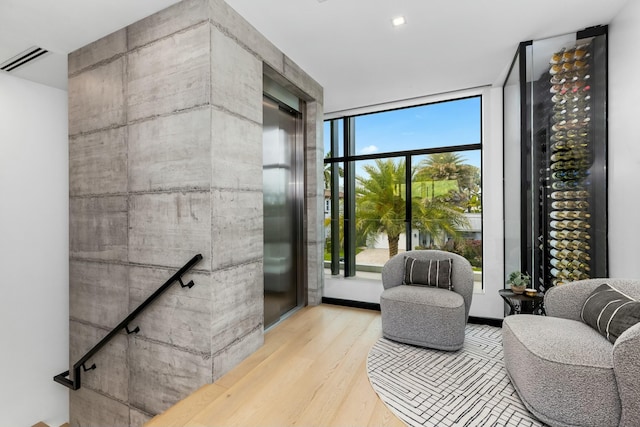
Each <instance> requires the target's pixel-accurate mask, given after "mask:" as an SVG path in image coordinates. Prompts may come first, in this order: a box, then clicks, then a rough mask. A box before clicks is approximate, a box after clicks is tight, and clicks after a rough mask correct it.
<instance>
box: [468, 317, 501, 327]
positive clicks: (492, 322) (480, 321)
mask: <svg viewBox="0 0 640 427" xmlns="http://www.w3.org/2000/svg"><path fill="white" fill-rule="evenodd" d="M467 322H469V323H475V324H477V325H489V326H497V327H498V328H502V319H493V318H489V317H475V316H469V320H467Z"/></svg>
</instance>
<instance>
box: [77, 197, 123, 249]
mask: <svg viewBox="0 0 640 427" xmlns="http://www.w3.org/2000/svg"><path fill="white" fill-rule="evenodd" d="M69 256H70V257H71V258H91V259H102V260H113V261H126V260H127V197H126V196H111V197H92V198H72V199H71V200H70V201H69Z"/></svg>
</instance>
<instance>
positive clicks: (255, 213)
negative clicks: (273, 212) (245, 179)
mask: <svg viewBox="0 0 640 427" xmlns="http://www.w3.org/2000/svg"><path fill="white" fill-rule="evenodd" d="M262 205H263V203H262V193H261V192H256V191H253V192H249V191H245V192H242V191H240V192H231V191H224V190H223V191H218V190H213V191H212V192H211V210H212V219H211V223H212V230H211V245H212V253H213V254H214V255H215V257H214V258H213V263H212V269H213V270H217V269H220V268H225V267H229V266H231V265H236V264H240V263H244V262H247V261H253V260H256V259H261V258H262V255H263V241H264V237H263V215H262V212H263V208H262Z"/></svg>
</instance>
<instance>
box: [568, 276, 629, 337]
mask: <svg viewBox="0 0 640 427" xmlns="http://www.w3.org/2000/svg"><path fill="white" fill-rule="evenodd" d="M580 317H581V318H582V320H583V321H584V322H585V323H586V324H587V325H589V326H591V327H592V328H594V329H595V330H596V331H598V332H599V333H600V334H601V335H602V336H604V337H605V338H606V339H608V340H609V341H611V343H615V342H616V340H617V339H618V337H619V336H620V335H621V334H622V333H623V332H624V331H626V330H627V329H629V328H630V327H631V326H633V325H635V324H636V323H640V301H636V300H635V299H633V298H631V297H630V296H628V295H626V294H624V293H622V292H620V291H619V290H617V289H616V288H614V287H612V286H611V285H609V284H608V283H604V284H602V285H600V286H598V287H597V288H596V289H595V290H594V291H593V292H592V293H591V295H589V297H588V298H587V300H586V301H585V302H584V304H583V306H582V312H581V313H580Z"/></svg>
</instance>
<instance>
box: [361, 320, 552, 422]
mask: <svg viewBox="0 0 640 427" xmlns="http://www.w3.org/2000/svg"><path fill="white" fill-rule="evenodd" d="M367 374H368V375H369V380H370V381H371V385H372V386H373V389H374V390H375V391H376V393H378V395H379V396H380V399H382V401H383V402H384V403H385V404H386V405H387V406H388V407H389V408H390V409H391V410H392V411H393V412H394V413H395V414H396V415H397V416H398V417H399V418H400V419H401V420H402V421H404V422H405V423H407V424H408V425H410V426H438V427H442V426H514V427H515V426H518V427H523V426H544V424H542V423H541V422H540V421H538V420H537V419H536V418H534V417H533V415H531V414H530V413H529V412H528V411H527V409H526V408H525V407H524V405H523V404H522V401H521V400H520V398H519V397H518V395H517V393H516V391H515V389H514V388H513V386H512V385H511V382H510V380H509V377H508V376H507V372H506V370H505V368H504V363H503V361H502V333H501V330H500V328H496V327H493V326H487V325H476V324H468V325H467V329H466V331H465V343H464V347H463V348H462V349H461V350H459V351H455V352H447V351H439V350H430V349H426V348H419V347H413V346H410V345H405V344H400V343H396V342H394V341H390V340H387V339H385V338H380V339H379V340H378V341H377V342H376V344H374V346H373V347H372V348H371V350H370V351H369V355H368V357H367Z"/></svg>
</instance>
